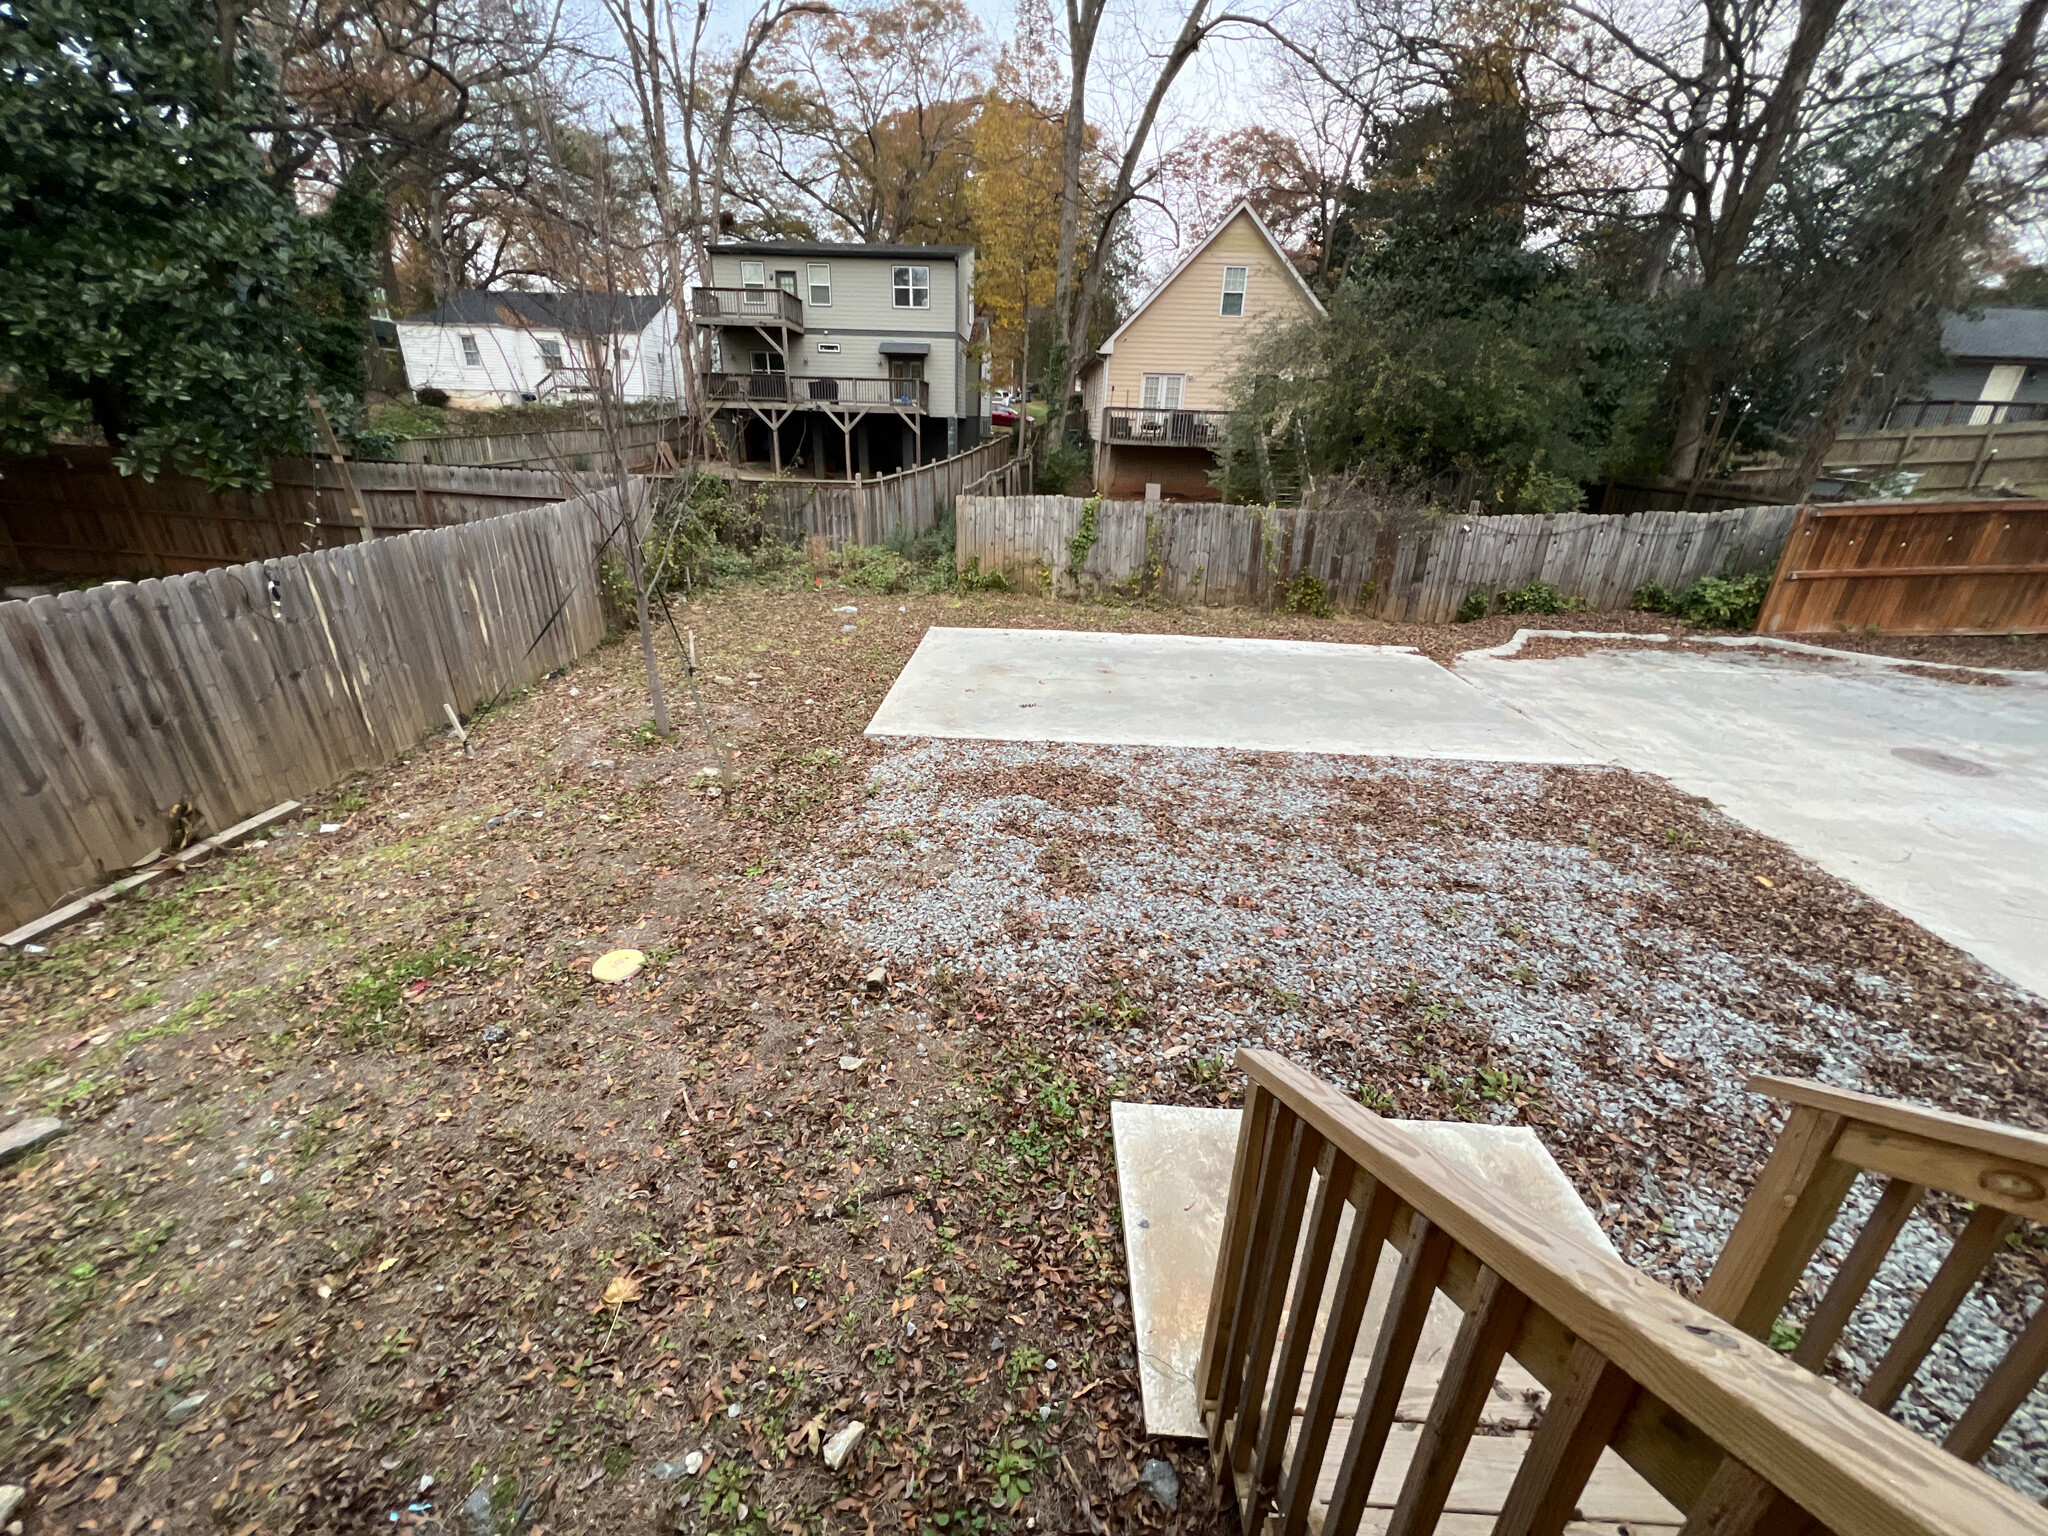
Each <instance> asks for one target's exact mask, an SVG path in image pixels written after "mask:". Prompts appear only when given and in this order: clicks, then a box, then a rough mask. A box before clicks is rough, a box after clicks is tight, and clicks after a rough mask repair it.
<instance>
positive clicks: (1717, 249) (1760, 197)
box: [1665, 0, 1844, 479]
mask: <svg viewBox="0 0 2048 1536" xmlns="http://www.w3.org/2000/svg"><path fill="white" fill-rule="evenodd" d="M1843 4H1844V0H1801V3H1800V6H1799V30H1798V31H1797V32H1795V33H1794V34H1793V37H1792V44H1791V47H1790V48H1788V49H1787V50H1786V54H1785V67H1784V68H1783V69H1782V70H1780V71H1779V73H1778V79H1777V82H1776V83H1775V84H1774V85H1773V86H1772V87H1771V94H1770V97H1769V99H1768V100H1767V101H1766V102H1765V103H1764V110H1763V112H1762V114H1761V115H1760V116H1759V117H1758V118H1757V124H1756V133H1755V137H1754V139H1753V141H1752V142H1751V143H1750V145H1749V146H1748V154H1749V157H1750V158H1749V164H1748V166H1747V168H1746V170H1744V171H1740V172H1738V173H1737V174H1736V175H1735V176H1734V177H1733V178H1732V179H1731V180H1730V181H1729V183H1728V186H1727V189H1726V191H1725V192H1724V194H1723V196H1722V199H1721V209H1720V213H1719V215H1718V217H1713V216H1711V215H1710V214H1709V211H1708V196H1707V192H1708V189H1707V188H1706V186H1705V185H1704V183H1702V184H1701V185H1700V186H1699V187H1698V189H1697V190H1696V192H1695V200H1696V202H1697V204H1698V207H1699V210H1700V219H1699V221H1698V222H1699V223H1700V224H1701V225H1702V226H1703V227H1705V228H1708V229H1710V230H1711V234H1710V236H1709V237H1708V238H1706V239H1704V240H1701V241H1700V242H1699V243H1700V246H1701V249H1700V277H1701V283H1700V314H1699V325H1700V327H1701V330H1702V331H1703V332H1704V333H1706V334H1708V335H1711V334H1712V331H1713V326H1714V321H1715V319H1716V317H1717V316H1718V315H1719V314H1720V312H1721V311H1722V309H1723V307H1724V306H1725V304H1726V302H1727V300H1728V296H1729V290H1730V289H1732V288H1733V287H1734V285H1735V279H1736V276H1737V275H1738V274H1739V273H1740V272H1741V270H1742V258H1743V256H1744V255H1745V254H1746V253H1747V252H1748V250H1749V237H1750V236H1751V235H1752V234H1753V233H1754V232H1755V230H1756V221H1757V218H1758V216H1759V215H1760V214H1761V213H1762V212H1763V207H1764V199H1765V197H1766V196H1768V195H1769V193H1770V190H1771V188H1772V186H1773V185H1775V184H1776V182H1777V179H1778V167H1779V165H1780V164H1782V163H1783V161H1784V158H1785V148H1786V146H1787V145H1788V144H1789V143H1790V142H1791V140H1792V135H1793V132H1794V131H1795V130H1796V129H1797V128H1798V126H1799V108H1800V105H1801V103H1802V102H1804V100H1805V98H1806V87H1807V83H1808V82H1809V81H1810V80H1811V79H1812V78H1813V69H1814V65H1815V64H1816V63H1818V62H1819V60H1820V55H1821V51H1822V50H1823V49H1824V48H1826V46H1827V43H1828V39H1829V38H1830V37H1832V36H1833V35H1834V30H1835V24H1836V22H1837V21H1839V20H1840V18H1841V14H1842V6H1843ZM1738 163H1739V161H1738ZM1718 362H1719V359H1718V358H1717V357H1716V356H1715V355H1714V348H1713V347H1711V346H1709V345H1707V344H1705V343H1704V342H1702V344H1701V345H1700V346H1698V347H1696V348H1694V349H1692V355H1691V356H1690V358H1689V359H1688V361H1687V364H1686V370H1685V379H1684V389H1683V392H1682V393H1681V395H1680V397H1679V402H1678V425H1677V428H1676V429H1675V430H1674V432H1673V434H1672V440H1671V455H1670V458H1669V459H1668V460H1667V461H1666V466H1665V468H1666V473H1668V474H1670V475H1673V476H1676V477H1677V478H1679V479H1690V478H1691V477H1692V473H1693V471H1694V469H1695V468H1697V466H1698V462H1699V453H1700V448H1701V446H1702V434H1703V433H1704V432H1705V431H1706V425H1707V412H1708V409H1709V406H1710V403H1711V401H1710V397H1711V395H1712V394H1713V389H1714V380H1715V376H1716V374H1717V372H1718V368H1717V366H1716V365H1717V363H1718Z"/></svg>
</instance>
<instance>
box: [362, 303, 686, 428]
mask: <svg viewBox="0 0 2048 1536" xmlns="http://www.w3.org/2000/svg"><path fill="white" fill-rule="evenodd" d="M466 335H467V336H474V337H475V338H476V347H477V352H478V360H477V363H476V365H475V366H471V365H470V364H468V363H466V362H464V361H463V356H462V338H463V337H464V336H466ZM543 341H554V342H559V343H560V344H561V348H562V361H563V362H564V363H566V364H570V365H572V366H576V367H586V366H588V365H589V363H590V362H591V358H590V355H589V348H588V347H587V346H586V345H585V344H584V343H583V342H582V341H581V340H579V339H577V338H575V337H571V336H567V335H565V334H564V333H563V332H561V331H559V330H551V329H548V328H546V327H544V326H535V327H533V328H531V329H529V328H526V327H523V326H511V325H482V324H462V323H455V324H444V323H442V322H439V321H434V322H422V321H418V320H401V321H399V322H398V348H399V354H400V356H401V357H403V358H404V360H405V377H406V382H407V384H408V385H409V386H410V387H411V388H413V389H428V388H432V389H445V390H446V391H448V394H449V396H450V397H451V398H452V399H454V400H455V401H457V402H458V403H461V404H464V405H508V404H511V403H513V402H515V401H517V400H518V399H519V398H520V397H521V396H522V395H525V394H532V393H536V392H537V391H538V389H539V386H540V383H541V381H542V380H543V379H545V378H546V377H547V363H546V360H545V358H544V357H543V356H542V353H541V349H540V344H541V343H542V342H543ZM625 345H626V346H627V348H628V349H629V350H630V352H631V356H630V357H628V358H627V359H626V360H625V363H624V365H623V366H622V367H621V368H620V370H619V393H620V395H621V396H622V397H623V398H624V399H627V400H645V399H650V398H661V399H672V398H674V397H676V396H677V395H679V394H680V393H681V390H682V368H683V360H682V354H681V353H680V351H678V350H677V347H676V334H675V311H674V309H673V307H672V306H668V305H664V306H663V307H662V309H661V311H660V312H659V313H658V314H656V315H655V317H654V318H653V319H652V320H650V321H649V322H648V323H647V326H646V328H645V329H644V330H642V331H641V332H639V334H637V335H634V336H630V337H628V338H626V341H625Z"/></svg>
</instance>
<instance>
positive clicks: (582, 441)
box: [398, 416, 683, 472]
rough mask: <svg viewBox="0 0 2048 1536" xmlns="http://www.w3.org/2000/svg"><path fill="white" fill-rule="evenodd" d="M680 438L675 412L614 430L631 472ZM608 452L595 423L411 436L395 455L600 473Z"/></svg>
mask: <svg viewBox="0 0 2048 1536" xmlns="http://www.w3.org/2000/svg"><path fill="white" fill-rule="evenodd" d="M682 438H683V423H682V418H680V417H677V416H664V417H661V418H660V419H658V420H654V421H629V422H627V423H625V424H624V425H623V426H622V427H621V428H620V429H619V446H620V447H622V448H624V449H625V450H626V465H627V468H629V469H633V470H646V469H653V468H655V467H656V458H657V454H658V450H659V448H660V447H661V446H662V445H666V446H667V447H669V448H670V449H675V448H676V447H677V446H678V445H679V444H680V443H681V442H682ZM611 453H612V447H611V443H610V440H609V439H608V438H607V437H606V436H605V434H604V433H603V432H601V431H599V430H598V429H597V428H595V427H591V428H572V429H570V430H567V431H560V432H494V433H484V434H478V435H474V436H470V435H450V436H447V437H414V438H407V439H406V440H405V441H403V442H401V443H400V444H399V445H398V457H399V458H400V459H401V460H403V461H404V462H406V463H408V464H470V465H489V464H496V465H499V466H501V467H504V468H507V469H510V468H520V469H557V470H559V469H567V470H593V471H599V472H602V471H604V470H606V469H608V468H609V467H610V466H609V463H608V462H607V461H608V460H609V459H610V457H611Z"/></svg>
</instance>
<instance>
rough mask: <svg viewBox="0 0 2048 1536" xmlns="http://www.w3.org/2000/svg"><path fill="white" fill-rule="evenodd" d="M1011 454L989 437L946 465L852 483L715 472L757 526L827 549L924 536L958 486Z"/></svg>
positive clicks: (1004, 463) (994, 469) (1003, 466)
mask: <svg viewBox="0 0 2048 1536" xmlns="http://www.w3.org/2000/svg"><path fill="white" fill-rule="evenodd" d="M1013 451H1014V442H1013V440H1012V439H1011V438H1009V437H1007V436H1005V437H996V438H991V439H990V440H989V441H988V442H985V443H981V444H978V445H977V446H975V447H973V448H970V449H968V450H967V451H966V452H965V453H958V454H955V455H954V456H953V457H952V458H950V459H941V460H939V461H938V462H936V463H933V464H925V465H921V466H919V467H918V468H916V469H906V470H901V471H898V472H897V473H895V474H892V475H875V476H856V477H855V478H854V479H852V480H797V479H791V478H787V477H785V478H781V479H768V478H755V477H753V476H750V475H748V474H746V473H744V472H742V471H740V470H737V469H732V468H729V467H728V468H719V469H717V470H716V471H715V472H716V473H718V474H720V475H722V476H724V477H725V478H726V479H727V480H729V481H730V482H731V483H732V484H733V485H734V487H735V488H736V489H738V490H740V491H741V492H743V493H744V494H746V495H748V496H752V497H757V498H759V500H760V502H761V503H762V517H763V520H764V521H766V522H767V523H768V524H769V525H770V526H771V527H773V528H775V529H776V530H777V531H778V532H779V533H780V535H781V536H782V538H784V539H785V540H787V541H789V542H790V543H801V542H803V541H805V540H807V539H814V538H818V539H823V540H824V541H825V545H826V547H827V548H828V549H843V548H844V547H846V546H847V545H849V544H880V543H884V542H886V541H888V540H890V539H892V538H896V537H899V536H900V537H904V538H915V537H916V536H917V535H919V534H921V533H925V532H928V531H930V529H931V528H932V527H933V526H934V525H935V524H936V523H937V522H938V520H939V518H940V516H941V515H942V514H943V512H944V511H945V509H946V508H948V507H950V506H952V505H953V504H954V502H955V501H956V500H957V499H958V498H959V496H960V495H961V494H962V488H963V487H966V486H971V485H977V484H980V483H982V482H984V481H987V480H988V479H989V478H990V477H991V476H992V475H994V474H996V473H998V472H1002V471H1006V470H1009V469H1011V468H1012V467H1013V461H1012V460H1011V459H1010V455H1011V454H1012V452H1013Z"/></svg>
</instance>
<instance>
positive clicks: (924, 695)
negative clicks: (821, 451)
mask: <svg viewBox="0 0 2048 1536" xmlns="http://www.w3.org/2000/svg"><path fill="white" fill-rule="evenodd" d="M868 734H869V735H870V736H920V737H939V738H944V739H967V740H974V741H1067V742H1088V743H1092V744H1095V745H1100V746H1156V747H1234V748H1239V749H1244V750H1252V751H1269V752H1333V753H1344V754H1366V755H1383V756H1392V757H1433V758H1456V759H1466V760H1477V761H1494V762H1535V763H1564V762H1583V761H1585V753H1584V752H1583V750H1582V749H1580V748H1577V747H1574V746H1572V745H1570V744H1569V743H1567V742H1564V741H1562V740H1560V739H1559V738H1558V737H1557V736H1555V735H1554V734H1552V733H1551V732H1550V731H1547V730H1545V729H1543V728H1542V727H1541V726H1539V725H1535V724H1533V723H1531V721H1530V720H1529V719H1528V718H1527V717H1526V716H1525V715H1523V714H1521V713H1519V712H1518V711H1516V710H1514V709H1511V708H1509V707H1507V706H1506V705H1504V704H1502V703H1501V702H1500V701H1499V700H1497V699H1495V698H1494V697H1492V696H1491V695H1489V694H1486V693H1483V692H1481V691H1480V690H1479V689H1477V688H1474V687H1472V686H1470V685H1469V684H1467V683H1465V682H1462V681H1460V680H1459V679H1458V678H1457V677H1456V676H1454V675H1453V674H1451V673H1450V672H1447V671H1445V670H1444V669H1443V668H1442V667H1440V666H1438V665H1436V663H1435V662H1432V661H1430V660H1429V659H1427V658H1426V657H1423V656H1420V655H1418V654H1416V653H1415V652H1414V651H1411V650H1407V649H1405V648H1401V647H1396V646H1373V645H1327V644H1319V643H1316V642H1313V641H1306V640H1231V639H1217V638H1212V637H1210V636H1204V635H1116V634H1082V633H1077V632H1074V631H1071V630H1045V629H946V628H938V627H935V628H933V629H931V630H928V631H927V632H926V633H925V637H924V640H923V642H922V643H921V644H920V645H919V646H918V648H917V651H916V653H915V654H914V655H913V656H912V657H911V658H910V663H909V665H908V666H906V667H905V668H904V669H903V671H902V673H901V674H900V675H899V676H898V677H897V679H896V683H895V686H893V687H892V688H890V690H889V696H888V697H887V698H886V699H884V700H883V701H882V707H881V708H880V709H879V710H877V711H876V712H875V717H874V719H873V720H872V721H870V722H869V724H868Z"/></svg>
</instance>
